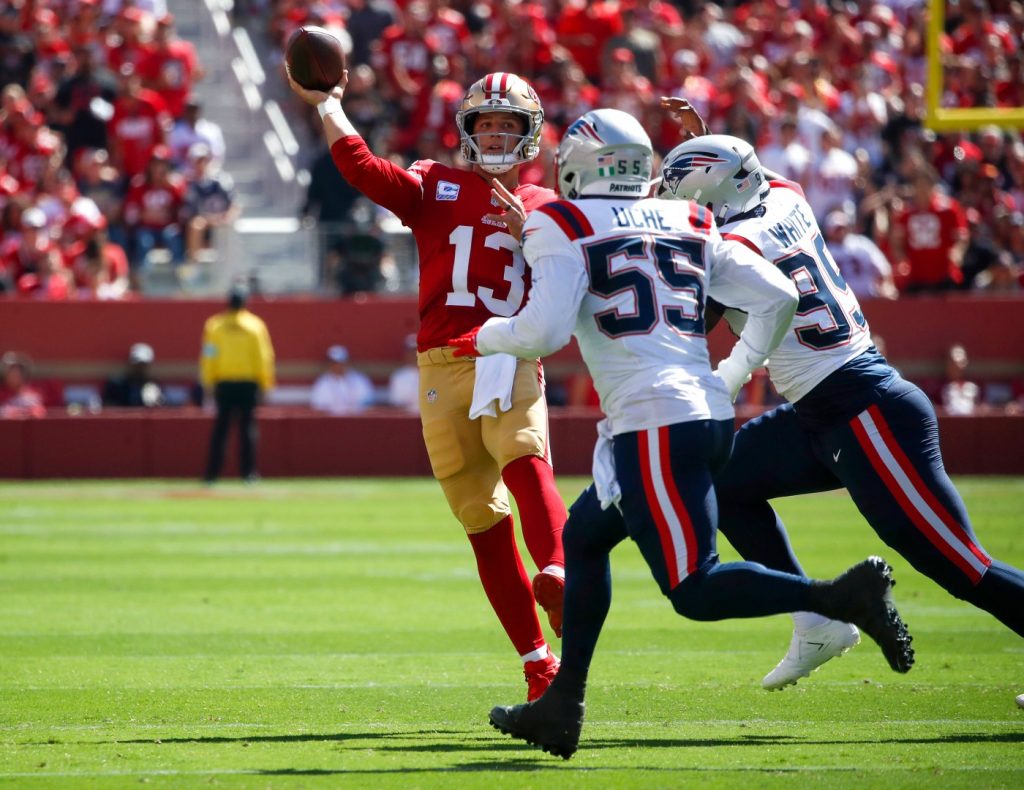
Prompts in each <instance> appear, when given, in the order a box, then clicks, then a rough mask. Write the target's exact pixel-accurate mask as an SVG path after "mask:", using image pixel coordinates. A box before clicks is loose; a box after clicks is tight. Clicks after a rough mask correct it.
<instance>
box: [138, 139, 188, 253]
mask: <svg viewBox="0 0 1024 790" xmlns="http://www.w3.org/2000/svg"><path fill="white" fill-rule="evenodd" d="M185 187H186V184H185V181H184V179H183V178H182V177H181V176H180V175H178V174H177V173H174V172H172V171H171V162H170V151H168V150H167V148H166V146H162V145H161V146H157V147H156V148H154V149H153V156H152V159H151V160H150V161H149V165H148V166H147V168H146V172H145V174H143V175H138V176H136V177H135V178H134V179H132V183H131V186H130V187H129V188H128V194H127V196H126V197H125V200H124V222H125V225H126V226H127V227H128V229H129V230H130V231H131V233H132V246H131V258H130V260H131V265H132V268H133V269H137V268H139V267H140V266H142V265H143V264H145V262H146V257H147V256H148V255H149V253H150V251H152V250H153V249H154V248H157V247H160V248H163V249H166V250H167V251H168V252H169V253H170V254H171V260H172V261H174V262H176V263H177V262H180V261H182V260H184V257H185V241H184V237H183V235H182V229H181V209H182V203H183V201H184V199H185Z"/></svg>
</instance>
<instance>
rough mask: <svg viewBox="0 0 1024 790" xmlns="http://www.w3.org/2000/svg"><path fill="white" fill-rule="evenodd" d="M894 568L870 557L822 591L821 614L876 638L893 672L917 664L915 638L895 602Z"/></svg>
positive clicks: (902, 670)
mask: <svg viewBox="0 0 1024 790" xmlns="http://www.w3.org/2000/svg"><path fill="white" fill-rule="evenodd" d="M895 584H896V582H895V581H894V580H893V578H892V568H891V567H889V563H887V562H886V561H885V560H883V559H882V558H881V557H868V558H867V559H866V560H864V562H861V563H858V564H857V565H854V566H853V567H852V568H850V569H849V570H848V571H846V572H845V573H843V574H841V575H839V576H837V577H836V578H835V579H833V580H832V581H831V582H828V583H826V584H825V585H824V586H823V587H822V588H821V594H822V602H823V603H824V604H825V607H826V608H827V609H828V610H829V611H827V612H822V614H825V615H826V616H828V617H831V618H833V619H834V620H842V621H843V622H847V623H853V624H854V625H856V626H857V627H858V628H860V630H861V631H863V632H864V633H865V634H867V635H868V636H870V637H871V638H872V639H874V640H875V641H876V642H877V643H878V646H879V647H880V648H882V655H884V656H885V659H886V661H888V662H889V666H890V667H892V670H893V671H894V672H909V671H910V668H911V667H912V666H913V665H914V649H913V648H912V647H911V646H910V643H911V641H912V640H913V637H912V636H910V634H909V633H908V632H907V626H906V624H905V623H904V622H903V619H902V618H901V617H900V613H899V612H897V611H896V605H895V604H894V603H893V599H892V587H893V585H895Z"/></svg>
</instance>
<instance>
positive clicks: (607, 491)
mask: <svg viewBox="0 0 1024 790" xmlns="http://www.w3.org/2000/svg"><path fill="white" fill-rule="evenodd" d="M594 490H595V491H596V493H597V498H598V499H599V500H600V501H601V510H607V509H608V508H610V507H611V506H612V505H615V506H616V507H619V500H620V499H622V489H621V488H619V478H618V476H617V475H616V474H615V455H614V453H613V452H612V426H611V423H609V422H608V420H607V419H603V420H601V421H600V422H599V423H598V424H597V444H595V445H594Z"/></svg>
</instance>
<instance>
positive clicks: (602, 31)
mask: <svg viewBox="0 0 1024 790" xmlns="http://www.w3.org/2000/svg"><path fill="white" fill-rule="evenodd" d="M621 32H622V19H621V17H620V16H619V9H618V5H617V4H616V3H608V2H597V3H590V2H587V0H567V1H566V2H564V3H563V4H562V8H561V11H560V12H559V14H558V18H557V20H556V21H555V33H556V34H557V36H558V43H559V44H561V45H562V46H563V47H565V48H566V49H567V50H569V52H570V53H571V54H572V57H573V59H574V60H575V61H576V62H577V63H579V64H580V66H581V67H582V68H583V73H584V74H586V75H587V79H589V80H590V81H591V82H593V83H595V84H596V83H599V82H601V78H602V77H603V72H604V69H603V66H604V64H603V63H602V57H603V56H604V52H605V47H606V46H607V44H608V39H610V38H611V37H612V36H617V35H619V34H620V33H621Z"/></svg>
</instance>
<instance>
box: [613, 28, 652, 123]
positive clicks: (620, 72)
mask: <svg viewBox="0 0 1024 790" xmlns="http://www.w3.org/2000/svg"><path fill="white" fill-rule="evenodd" d="M601 104H602V105H603V106H605V107H613V108H615V109H616V110H622V111H623V112H627V113H629V114H630V115H632V116H633V117H634V118H636V119H637V120H639V121H640V122H641V123H643V124H644V126H645V127H648V128H649V127H650V124H649V123H648V121H653V120H654V118H655V117H656V115H655V113H654V88H653V87H652V86H651V82H650V80H648V79H647V78H646V77H644V76H643V75H641V74H640V72H638V71H637V70H636V60H635V58H634V57H633V53H632V52H631V51H630V50H628V49H626V48H625V47H619V48H617V49H613V50H612V51H611V53H610V55H609V58H608V63H607V65H606V67H605V79H604V81H603V82H602V83H601Z"/></svg>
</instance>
